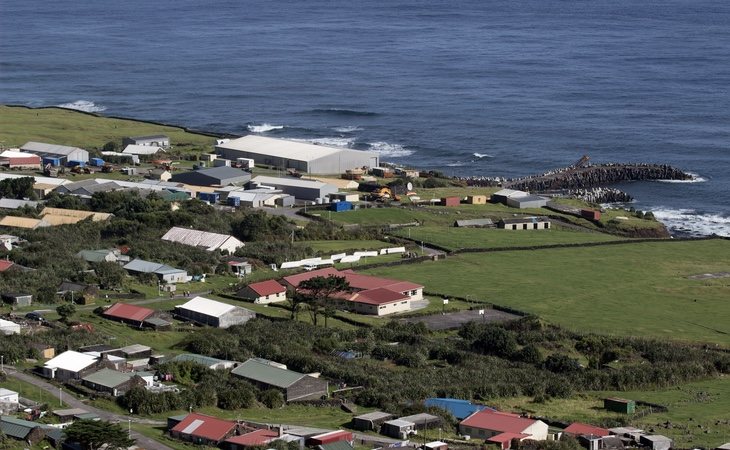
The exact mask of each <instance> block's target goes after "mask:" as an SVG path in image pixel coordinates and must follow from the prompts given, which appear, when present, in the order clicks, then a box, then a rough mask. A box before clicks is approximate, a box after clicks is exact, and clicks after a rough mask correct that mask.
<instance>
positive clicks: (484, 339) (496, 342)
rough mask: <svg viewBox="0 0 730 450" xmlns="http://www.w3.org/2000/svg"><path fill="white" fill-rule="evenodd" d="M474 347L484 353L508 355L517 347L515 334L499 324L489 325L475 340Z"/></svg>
mask: <svg viewBox="0 0 730 450" xmlns="http://www.w3.org/2000/svg"><path fill="white" fill-rule="evenodd" d="M474 348H475V349H476V350H478V351H480V352H482V353H486V354H491V355H496V356H501V357H508V356H510V355H512V353H514V351H515V349H516V348H517V341H516V340H515V337H514V334H513V333H512V332H510V331H507V330H505V329H504V328H501V327H498V326H489V327H487V328H486V329H485V330H484V332H483V333H482V334H481V335H479V337H478V338H477V339H476V341H474Z"/></svg>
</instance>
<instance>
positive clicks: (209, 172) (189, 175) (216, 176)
mask: <svg viewBox="0 0 730 450" xmlns="http://www.w3.org/2000/svg"><path fill="white" fill-rule="evenodd" d="M250 180H251V174H250V173H249V172H246V171H245V170H241V169H235V168H233V167H227V166H220V167H211V168H210V169H198V170H188V171H186V172H180V173H176V174H174V175H173V176H172V177H170V181H171V182H174V183H185V184H190V185H193V186H230V185H232V184H235V185H241V186H242V185H244V184H246V183H248V182H249V181H250Z"/></svg>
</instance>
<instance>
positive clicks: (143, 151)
mask: <svg viewBox="0 0 730 450" xmlns="http://www.w3.org/2000/svg"><path fill="white" fill-rule="evenodd" d="M164 151H165V150H164V149H163V148H162V147H158V146H156V145H138V144H129V145H127V146H126V147H124V150H122V154H125V155H138V156H139V155H142V156H147V155H156V154H157V153H159V152H164Z"/></svg>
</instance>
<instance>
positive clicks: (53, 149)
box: [20, 141, 89, 162]
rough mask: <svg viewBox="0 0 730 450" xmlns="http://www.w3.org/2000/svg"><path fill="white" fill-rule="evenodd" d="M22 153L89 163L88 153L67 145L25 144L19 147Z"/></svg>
mask: <svg viewBox="0 0 730 450" xmlns="http://www.w3.org/2000/svg"><path fill="white" fill-rule="evenodd" d="M20 149H21V150H22V151H24V152H28V153H34V154H36V155H38V156H41V157H43V156H55V157H59V156H61V157H64V158H65V159H66V162H68V161H83V162H88V161H89V152H87V151H86V150H84V149H82V148H78V147H69V146H67V145H56V144H46V143H43V142H33V141H30V142H26V143H25V145H23V146H22V147H20Z"/></svg>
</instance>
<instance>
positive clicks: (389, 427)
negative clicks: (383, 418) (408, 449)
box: [380, 419, 416, 439]
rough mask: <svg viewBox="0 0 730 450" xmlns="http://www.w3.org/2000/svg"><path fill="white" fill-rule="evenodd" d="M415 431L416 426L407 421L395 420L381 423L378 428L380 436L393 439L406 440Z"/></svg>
mask: <svg viewBox="0 0 730 450" xmlns="http://www.w3.org/2000/svg"><path fill="white" fill-rule="evenodd" d="M415 429H416V424H415V423H413V422H409V421H407V420H401V419H395V420H389V421H387V422H383V425H382V426H381V427H380V434H383V435H385V436H388V437H392V438H394V439H408V436H409V435H410V434H412V433H413V432H414V431H415Z"/></svg>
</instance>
